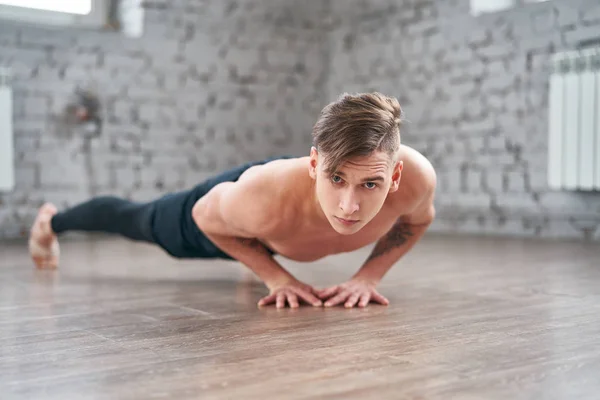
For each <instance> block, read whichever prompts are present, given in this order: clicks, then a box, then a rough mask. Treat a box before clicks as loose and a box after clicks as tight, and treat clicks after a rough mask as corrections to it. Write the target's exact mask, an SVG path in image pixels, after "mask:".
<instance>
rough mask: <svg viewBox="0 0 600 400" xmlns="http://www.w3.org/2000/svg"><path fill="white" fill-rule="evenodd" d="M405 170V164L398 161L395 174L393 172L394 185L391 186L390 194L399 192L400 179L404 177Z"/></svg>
mask: <svg viewBox="0 0 600 400" xmlns="http://www.w3.org/2000/svg"><path fill="white" fill-rule="evenodd" d="M403 168H404V163H403V162H402V161H398V162H397V163H396V164H395V165H394V172H392V183H391V185H390V193H391V192H395V191H396V190H398V187H399V186H400V178H401V177H402V169H403Z"/></svg>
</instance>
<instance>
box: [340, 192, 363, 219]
mask: <svg viewBox="0 0 600 400" xmlns="http://www.w3.org/2000/svg"><path fill="white" fill-rule="evenodd" d="M358 203H359V202H358V196H356V194H355V193H354V191H352V190H348V191H346V192H345V193H344V194H342V197H341V198H340V209H341V210H342V211H343V212H344V214H345V215H352V214H354V213H355V212H357V211H358V208H359V204H358Z"/></svg>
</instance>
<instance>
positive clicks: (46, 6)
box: [0, 0, 92, 15]
mask: <svg viewBox="0 0 600 400" xmlns="http://www.w3.org/2000/svg"><path fill="white" fill-rule="evenodd" d="M0 4H2V5H6V6H14V7H22V8H32V9H36V10H46V11H55V12H62V13H68V14H81V15H86V14H89V13H90V11H92V0H53V1H48V0H0Z"/></svg>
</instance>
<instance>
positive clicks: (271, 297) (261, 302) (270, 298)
mask: <svg viewBox="0 0 600 400" xmlns="http://www.w3.org/2000/svg"><path fill="white" fill-rule="evenodd" d="M276 297H277V295H276V294H270V295H268V296H265V297H263V298H262V299H260V300H259V301H258V306H259V307H260V306H266V305H267V304H271V303H273V302H274V301H275V298H276Z"/></svg>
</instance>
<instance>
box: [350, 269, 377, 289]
mask: <svg viewBox="0 0 600 400" xmlns="http://www.w3.org/2000/svg"><path fill="white" fill-rule="evenodd" d="M352 280H353V281H358V282H364V283H367V284H370V285H373V286H377V285H378V284H379V282H380V281H381V277H379V276H376V275H374V274H372V273H369V272H363V271H359V272H357V273H356V274H355V275H354V276H353V277H352Z"/></svg>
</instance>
